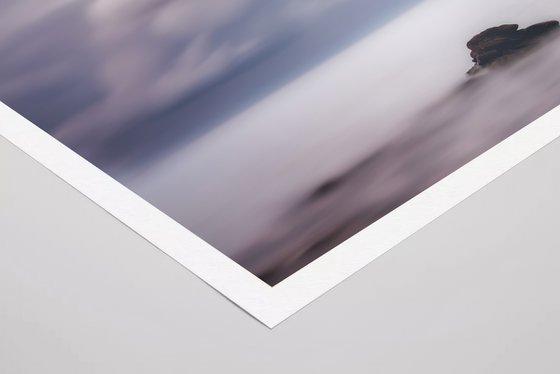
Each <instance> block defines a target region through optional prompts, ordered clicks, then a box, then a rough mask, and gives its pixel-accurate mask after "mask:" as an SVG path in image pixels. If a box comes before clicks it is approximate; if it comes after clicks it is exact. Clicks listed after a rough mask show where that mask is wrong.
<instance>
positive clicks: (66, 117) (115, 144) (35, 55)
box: [0, 0, 417, 175]
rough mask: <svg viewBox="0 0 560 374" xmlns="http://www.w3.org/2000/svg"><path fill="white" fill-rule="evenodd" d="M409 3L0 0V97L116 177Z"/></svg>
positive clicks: (360, 0)
mask: <svg viewBox="0 0 560 374" xmlns="http://www.w3.org/2000/svg"><path fill="white" fill-rule="evenodd" d="M416 2H417V0H398V1H382V0H282V1H275V0H274V1H272V0H268V1H263V0H49V1H40V0H18V1H10V0H0V53H1V54H2V56H3V59H2V61H0V82H1V85H0V99H2V100H4V101H6V102H7V103H8V104H9V105H11V106H13V107H14V108H15V109H16V110H18V111H20V112H22V113H23V114H25V115H26V116H28V117H29V118H30V119H31V120H33V121H35V122H36V123H37V124H39V125H40V126H41V127H43V128H45V129H46V130H48V131H50V132H52V133H53V134H55V135H56V136H57V137H58V138H59V139H62V140H63V141H64V142H66V143H67V144H69V145H71V146H73V147H74V148H76V149H77V150H78V151H79V152H80V153H82V154H83V155H85V156H86V157H88V158H89V159H90V160H91V161H93V162H94V163H96V164H98V165H100V166H103V167H105V168H109V169H111V171H112V172H114V173H115V174H116V175H119V173H126V172H127V170H128V168H133V167H134V166H138V165H141V164H142V163H143V162H145V161H150V160H151V159H152V158H157V157H160V156H161V153H165V152H166V151H167V150H168V149H170V148H172V147H173V146H174V145H175V144H176V143H177V142H178V141H181V140H183V141H185V140H186V141H188V140H190V139H191V138H195V137H197V136H199V135H200V134H202V133H205V132H206V131H207V130H208V129H210V128H212V127H214V126H218V125H219V124H220V123H221V122H223V121H224V120H227V119H228V118H229V117H230V116H232V115H233V114H235V113H236V112H238V111H240V110H242V109H243V108H245V107H246V106H248V105H251V104H253V103H254V102H255V101H257V100H259V99H260V98H262V97H263V96H266V95H267V94H269V93H270V92H272V91H274V90H275V89H276V88H277V87H279V86H281V85H283V84H285V83H286V82H289V81H290V80H292V79H294V78H295V77H297V76H299V75H301V74H302V73H304V72H305V71H307V70H308V69H310V68H312V67H313V66H316V65H317V64H320V63H321V62H322V61H323V60H324V59H325V58H327V57H328V56H330V55H332V54H333V53H335V52H337V51H339V50H341V49H343V48H345V47H347V46H348V45H349V44H351V43H352V42H354V41H355V40H357V39H359V38H360V37H361V36H363V35H365V34H367V33H368V32H369V31H371V30H372V29H374V28H375V27H377V26H378V25H380V24H382V23H383V22H386V21H387V20H389V19H391V18H392V17H394V16H395V15H397V14H399V13H400V12H401V11H403V10H405V9H406V8H407V7H408V6H409V5H410V4H413V3H416ZM4 56H8V57H7V58H4Z"/></svg>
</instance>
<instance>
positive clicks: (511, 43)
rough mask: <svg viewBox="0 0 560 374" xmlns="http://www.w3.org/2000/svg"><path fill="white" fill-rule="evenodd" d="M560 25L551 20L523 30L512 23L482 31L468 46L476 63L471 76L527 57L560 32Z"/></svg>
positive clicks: (470, 71) (470, 72)
mask: <svg viewBox="0 0 560 374" xmlns="http://www.w3.org/2000/svg"><path fill="white" fill-rule="evenodd" d="M559 25H560V24H559V22H558V21H549V22H543V23H538V24H536V25H532V26H530V27H527V28H526V29H519V25H515V24H510V25H502V26H498V27H492V28H490V29H488V30H485V31H483V32H481V33H480V34H478V35H476V36H474V37H473V38H472V39H471V40H470V41H469V42H468V43H467V47H468V48H469V49H470V50H471V57H472V58H473V62H474V63H475V65H474V66H473V67H472V68H471V70H469V72H468V74H470V75H474V74H476V73H478V72H480V71H481V70H482V69H484V68H486V67H495V66H503V65H507V64H508V63H510V62H512V61H514V60H516V59H518V58H520V57H522V56H524V55H525V54H526V53H527V52H528V51H530V50H531V49H533V48H534V47H536V46H537V45H539V43H540V42H541V41H542V40H543V38H544V37H545V36H548V35H550V34H552V33H553V32H557V31H558V30H560V26H559Z"/></svg>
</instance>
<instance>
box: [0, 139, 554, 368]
mask: <svg viewBox="0 0 560 374" xmlns="http://www.w3.org/2000/svg"><path fill="white" fill-rule="evenodd" d="M559 158H560V142H556V143H554V144H552V145H551V146H549V147H547V148H546V149H544V150H542V151H540V152H539V153H538V154H537V155H535V156H533V157H532V158H531V159H529V160H528V161H526V162H524V163H522V164H521V165H519V166H517V167H516V168H514V169H513V170H512V171H510V172H509V173H507V174H506V175H505V176H503V177H501V178H499V179H498V180H497V181H495V182H494V183H492V184H491V185H490V186H488V187H486V188H485V189H483V190H482V191H480V192H478V193H477V194H475V195H474V196H473V197H471V198H470V199H468V200H467V201H465V202H464V203H462V204H460V205H459V206H457V207H456V208H454V209H452V210H451V211H450V212H449V213H447V214H446V215H444V216H443V217H442V218H440V219H438V220H437V221H436V222H434V223H433V224H431V225H429V226H428V227H426V228H425V229H423V230H422V231H420V232H419V233H417V234H416V235H414V236H413V237H412V238H410V239H408V240H406V241H405V242H404V243H402V244H401V245H399V246H397V247H396V248H394V249H393V250H391V251H390V252H388V253H387V254H385V255H384V256H382V257H381V258H379V259H377V260H376V261H374V262H373V263H371V264H370V265H369V266H367V267H366V268H365V269H364V270H362V271H360V272H359V273H358V274H356V275H355V276H353V277H351V278H350V279H348V280H346V281H345V282H343V283H342V284H341V285H339V286H338V287H336V288H335V289H334V290H332V291H331V292H329V293H327V294H326V295H325V296H323V297H321V298H320V299H319V300H317V301H315V302H314V303H312V304H311V305H309V306H308V307H307V308H305V309H304V310H303V311H301V312H299V313H298V314H296V315H294V316H293V317H291V318H290V319H289V320H287V321H286V322H284V323H283V324H281V325H280V326H278V327H277V328H275V329H274V330H269V329H268V328H266V327H264V326H263V325H261V324H260V323H259V322H257V321H256V320H254V319H253V318H252V317H250V316H249V315H247V314H246V313H244V312H243V311H242V310H240V309H239V308H237V307H236V306H235V305H233V304H232V303H231V302H229V301H228V300H227V299H225V298H224V297H222V296H221V295H220V294H218V293H217V292H215V291H214V290H213V289H212V288H210V287H209V286H207V285H206V284H204V283H203V282H202V281H200V280H199V279H198V278H196V277H195V276H194V275H192V274H191V273H190V272H189V271H187V270H186V269H184V268H183V267H182V266H180V265H179V264H177V263H176V262H174V261H173V260H172V259H171V258H169V257H167V256H166V255H164V254H163V253H162V252H160V251H158V250H157V249H155V248H154V247H153V246H152V245H150V244H149V243H147V242H146V241H145V240H143V239H142V238H141V237H139V236H138V235H137V234H135V233H134V232H132V231H130V230H129V229H127V228H126V227H124V226H123V225H122V224H121V223H120V222H118V221H117V220H115V219H114V218H112V217H111V216H109V215H108V214H107V213H105V212H104V211H103V210H102V209H101V208H99V207H97V206H96V205H95V204H93V203H92V202H90V201H89V200H87V199H86V198H85V197H84V196H82V195H81V194H80V193H79V192H77V191H75V190H73V189H72V188H71V187H70V186H68V185H66V184H65V183H64V182H62V181H60V180H59V179H58V178H57V177H55V176H54V175H52V174H51V173H50V172H49V171H48V170H46V169H44V168H43V167H41V166H40V165H39V164H37V163H36V162H35V161H33V160H31V159H30V158H29V157H27V156H26V155H24V154H23V153H22V152H21V151H19V150H18V149H16V148H15V147H14V146H12V145H11V144H9V143H8V142H7V141H5V140H3V139H1V138H0V373H57V374H60V373H283V374H285V373H430V374H434V373H446V374H447V373H469V374H472V373H494V374H495V373H508V374H511V373H528V372H533V373H557V372H558V371H559V370H560V355H558V347H559V346H560V342H559V336H560V296H559V295H560V292H558V289H559V285H560V272H559V271H558V269H559V264H560V253H559V251H558V249H559V248H560V235H558V230H559V225H558V222H559V220H558V211H559V210H560V198H559V195H558V194H559V193H558V191H559V190H560V160H559Z"/></svg>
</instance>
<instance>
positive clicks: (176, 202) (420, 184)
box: [0, 0, 560, 286]
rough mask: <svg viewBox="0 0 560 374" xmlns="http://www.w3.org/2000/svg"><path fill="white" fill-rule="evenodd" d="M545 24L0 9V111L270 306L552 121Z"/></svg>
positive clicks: (278, 11)
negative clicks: (528, 129)
mask: <svg viewBox="0 0 560 374" xmlns="http://www.w3.org/2000/svg"><path fill="white" fill-rule="evenodd" d="M558 20H560V3H559V2H558V0H539V1H533V0H490V1H488V0H484V1H483V0H469V1H466V0H445V1H444V0H424V1H420V0H392V1H389V0H285V1H266V0H264V1H263V0H50V1H40V0H18V1H11V0H0V100H1V101H2V102H3V103H5V104H6V105H7V106H9V107H10V108H12V109H13V110H15V111H16V112H18V113H19V114H21V115H22V116H24V117H25V118H27V119H28V120H29V121H31V122H32V123H33V124H35V125H36V126H38V127H39V128H40V129H42V130H43V131H45V132H46V133H48V134H49V135H50V136H52V137H53V138H55V139H56V140H57V141H59V142H61V143H62V144H64V145H65V146H66V147H68V148H69V149H71V150H72V151H74V152H76V153H77V154H79V155H80V156H81V157H82V158H84V159H85V160H87V161H88V162H89V163H91V164H93V165H95V167H97V168H99V169H100V170H102V171H103V172H105V173H106V174H108V175H109V176H111V177H112V178H113V179H115V180H116V181H118V182H119V183H120V184H122V185H124V186H125V187H126V188H128V189H129V190H130V191H132V192H133V193H135V194H137V195H138V196H140V197H141V198H143V199H144V200H146V201H147V202H149V203H150V204H151V205H153V206H154V207H156V208H157V209H158V210H160V211H161V212H163V213H164V214H166V215H167V216H169V217H171V218H172V219H173V220H174V221H176V222H177V223H179V224H180V225H182V226H183V227H184V228H185V229H187V230H189V231H190V232H192V233H194V234H195V235H196V236H198V237H199V238H201V239H202V240H204V241H205V242H206V243H208V244H210V245H211V246H212V247H214V248H215V249H217V250H218V251H220V252H221V253H223V254H224V255H226V256H227V257H228V258H230V259H231V260H233V261H234V262H236V263H237V264H239V265H240V266H241V267H243V268H244V269H246V270H248V271H249V272H250V273H252V274H254V275H255V276H256V277H258V278H259V279H261V280H262V281H264V282H265V283H266V284H268V285H269V286H275V285H277V284H279V283H281V282H282V281H284V280H285V279H286V278H288V277H290V276H291V275H293V274H294V273H296V272H297V271H299V270H300V269H302V268H303V267H305V266H307V265H308V264H310V263H312V262H313V261H315V260H316V259H318V258H319V257H321V256H322V255H324V254H326V253H328V252H329V251H331V250H332V249H333V248H335V247H337V246H338V245H339V244H341V243H343V242H345V241H346V240H348V239H349V238H351V237H353V236H354V235H355V234H357V233H359V232H360V231H362V230H364V229H365V228H366V227H368V226H370V225H371V224H373V223H374V222H376V221H378V220H379V219H381V218H382V217H385V216H386V215H389V214H391V212H393V211H394V210H395V209H396V208H398V207H399V206H401V205H402V204H404V203H406V202H407V201H409V200H410V199H412V198H414V197H415V196H417V195H418V194H420V193H422V192H423V191H425V190H426V189H427V188H429V187H430V186H432V185H434V184H436V183H437V182H439V181H440V180H442V179H444V178H445V177H447V176H448V175H450V174H451V173H453V172H455V171H456V170H458V169H459V168H461V167H462V166H463V165H465V164H467V163H468V162H470V161H471V160H473V159H475V158H477V157H478V156H479V155H481V154H483V153H484V152H486V151H487V150H489V149H491V148H492V147H494V146H495V145H497V144H498V143H500V142H502V141H503V140H505V139H506V138H508V137H509V136H511V135H513V134H514V133H516V132H517V131H519V130H521V129H522V128H524V127H525V126H527V125H529V124H530V123H532V122H533V121H535V120H537V119H538V118H540V117H541V116H543V115H544V114H546V113H547V112H549V111H551V110H552V109H553V108H555V107H556V106H558V105H559V104H560V70H559V68H558V67H559V66H560V28H559V23H558ZM473 192H474V191H473ZM184 250H185V251H189V248H188V246H187V245H185V248H184ZM351 255H352V253H348V256H351Z"/></svg>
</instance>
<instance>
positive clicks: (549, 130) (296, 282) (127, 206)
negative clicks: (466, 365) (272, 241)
mask: <svg viewBox="0 0 560 374" xmlns="http://www.w3.org/2000/svg"><path fill="white" fill-rule="evenodd" d="M0 136H3V137H5V138H6V139H7V140H8V141H10V142H11V143H13V144H15V145H16V146H17V147H19V148H20V149H21V150H23V151H24V152H25V153H27V154H28V155H29V156H31V157H32V158H34V159H35V160H37V161H38V162H39V163H41V164H42V165H44V166H45V167H46V168H48V169H49V170H51V171H52V172H53V173H54V174H56V175H57V176H59V177H60V178H61V179H63V180H64V181H66V182H67V183H69V184H70V185H72V186H73V187H74V188H76V189H77V190H78V191H80V192H81V193H83V194H84V195H85V196H87V197H88V198H89V199H91V200H92V201H94V202H95V203H97V204H98V205H99V206H101V207H102V208H103V209H105V210H106V211H107V212H109V213H110V214H111V215H113V216H114V217H116V218H117V219H119V220H120V221H121V222H123V223H124V224H125V225H127V226H128V227H130V228H131V229H132V230H134V231H136V232H137V233H138V234H140V235H141V236H142V237H144V238H145V239H147V240H148V241H149V242H151V243H152V244H154V245H155V246H156V247H157V248H159V249H161V250H162V251H163V252H165V253H166V254H168V255H169V256H171V257H172V258H174V259H175V260H176V261H178V262H179V263H180V264H182V265H183V266H184V267H186V268H187V269H188V270H190V271H192V272H193V273H194V274H196V275H197V276H198V277H199V278H201V279H202V280H204V281H205V282H206V283H208V284H209V285H210V286H212V287H214V288H215V289H216V290H218V291H219V292H220V293H222V294H223V295H224V296H226V297H228V298H229V299H230V300H232V301H233V302H234V303H236V304H237V305H239V306H240V307H241V308H243V309H244V310H246V311H247V312H248V313H250V314H251V315H253V316H254V317H255V318H257V319H258V320H259V321H261V322H262V323H263V324H265V325H266V326H268V327H270V328H272V327H274V326H276V325H278V324H279V323H280V322H282V321H283V320H285V319H286V318H288V317H289V316H291V315H292V314H294V313H295V312H297V311H298V310H300V309H301V308H303V307H304V306H305V305H307V304H308V303H310V302H312V301H313V300H315V299H316V298H318V297H319V296H321V295H322V294H324V293H325V292H327V291H328V290H329V289H331V288H333V287H334V286H336V285H337V284H338V283H340V282H342V281H343V280H344V279H346V278H348V277H349V276H350V275H352V274H353V273H355V272H356V271H358V270H360V269H361V268H362V267H364V266H365V265H367V264H369V263H370V262H371V261H373V260H374V259H375V258H377V257H379V256H380V255H382V254H383V253H385V252H386V251H388V250H389V249H391V248H393V247H394V246H395V245H396V244H398V243H399V242H401V241H402V240H404V239H406V238H407V237H409V236H410V235H412V234H413V233H415V232H416V231H418V230H419V229H421V228H422V227H424V226H425V225H427V224H428V223H430V222H431V221H432V220H434V219H436V218H437V217H439V216H440V215H441V214H443V213H444V212H446V211H447V210H449V209H450V208H452V207H453V206H455V205H457V204H458V203H459V202H461V201H462V200H464V199H465V198H467V197H468V196H469V195H471V194H473V193H474V192H476V191H478V190H479V189H480V188H482V187H483V186H484V185H486V184H487V183H489V182H491V181H492V180H494V179H495V178H497V177H498V176H500V175H501V174H503V173H504V172H506V171H507V170H509V169H510V168H512V167H513V166H515V165H516V164H518V163H519V162H521V161H523V160H524V159H526V158H527V157H529V156H530V155H531V154H533V153H534V152H536V151H538V150H539V149H541V148H542V147H544V146H545V145H546V144H548V143H550V142H551V141H553V140H554V139H556V138H557V137H559V136H560V106H559V107H557V108H556V109H554V110H552V111H550V112H549V113H547V114H546V115H544V116H543V117H541V118H540V119H538V120H537V121H535V122H533V123H532V124H530V125H528V126H526V127H525V128H523V129H522V130H520V131H518V132H517V133H515V134H514V135H512V136H510V137H509V138H507V139H506V140H504V141H503V142H501V143H499V144H498V145H496V146H494V147H493V148H491V149H490V150H489V151H487V152H485V153H484V154H482V155H481V156H479V157H477V158H476V159H474V160H473V161H471V162H469V163H468V164H466V165H465V166H463V167H461V168H460V169H458V170H457V171H455V172H454V173H452V174H451V175H449V176H447V177H446V178H444V179H443V180H441V181H439V182H438V183H436V184H434V185H433V186H432V187H430V188H428V189H427V190H425V191H424V192H422V193H420V194H419V195H417V196H416V197H414V198H412V199H411V200H409V201H408V202H406V203H405V204H403V205H401V206H400V207H399V208H397V209H396V210H394V211H393V212H391V213H389V214H388V215H386V216H384V217H383V218H381V219H380V220H378V221H377V222H375V223H374V224H372V225H370V226H369V227H367V228H366V229H365V230H363V231H361V232H360V233H358V234H356V235H354V236H353V237H352V238H350V239H348V240H347V241H345V242H344V243H342V244H340V245H339V246H337V247H336V248H334V249H332V250H331V251H329V252H328V253H326V254H325V255H323V256H322V257H320V258H319V259H317V260H315V261H314V262H312V263H311V264H309V265H307V266H306V267H304V268H303V269H301V270H299V271H298V272H296V273H295V274H293V275H291V276H290V277H288V278H286V279H285V280H283V281H282V282H280V283H279V284H277V285H276V286H274V287H270V286H269V285H267V284H266V283H264V282H263V281H261V280H260V279H259V278H257V277H256V276H254V275H253V274H252V273H250V272H249V271H247V270H246V269H244V268H243V267H241V266H240V265H238V264H237V263H235V262H234V261H233V260H231V259H230V258H228V257H227V256H225V255H224V254H222V253H221V252H220V251H218V250H217V249H215V248H214V247H212V246H210V245H209V244H208V243H206V242H204V241H203V240H202V239H200V238H199V237H197V236H196V235H195V234H193V233H192V232H190V231H189V230H187V229H186V228H184V227H183V226H181V225H180V224H179V223H177V222H175V221H174V220H173V219H171V218H170V217H168V216H167V215H165V214H164V213H163V212H161V211H160V210H158V209H157V208H155V207H154V206H152V205H150V204H149V203H148V202H147V201H145V200H144V199H142V198H141V197H139V196H137V195H136V194H134V193H132V192H131V191H130V190H128V189H127V188H126V187H124V186H123V185H121V184H120V183H118V182H117V181H116V180H114V179H113V178H111V177H110V176H109V175H107V174H105V173H104V172H103V171H101V170H99V169H98V168H97V167H95V166H93V165H92V164H91V163H89V162H88V161H86V160H85V159H84V158H82V157H81V156H79V155H78V154H76V153H75V152H73V151H72V150H70V149H69V148H67V147H66V146H64V145H63V144H62V143H60V142H59V141H57V140H56V139H54V138H53V137H51V136H50V135H49V134H47V133H46V132H44V131H43V130H41V129H40V128H39V127H37V126H35V125H34V124H32V123H31V122H30V121H28V120H26V119H25V118H24V117H22V116H21V115H19V114H18V113H16V112H15V111H13V110H12V109H10V108H9V107H7V106H6V105H4V104H2V103H0Z"/></svg>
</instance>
